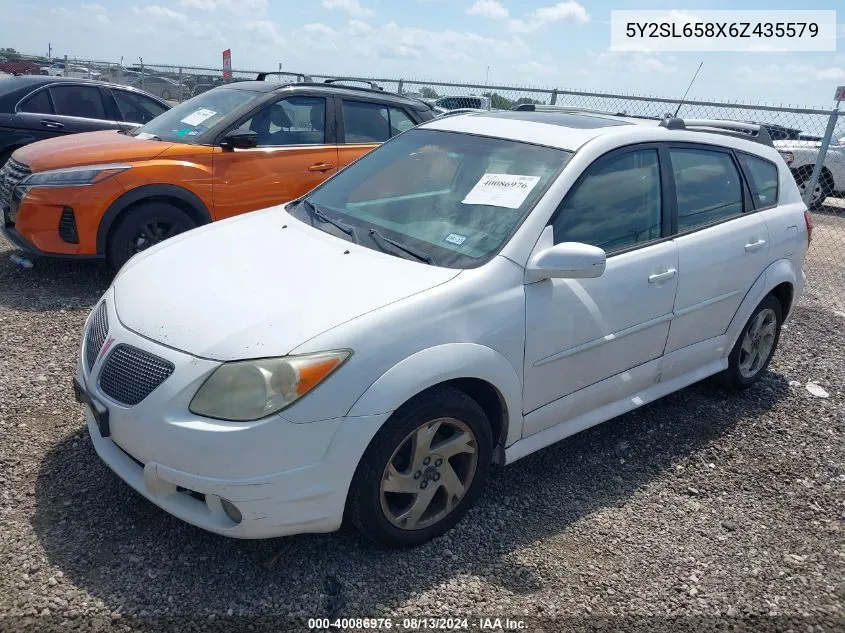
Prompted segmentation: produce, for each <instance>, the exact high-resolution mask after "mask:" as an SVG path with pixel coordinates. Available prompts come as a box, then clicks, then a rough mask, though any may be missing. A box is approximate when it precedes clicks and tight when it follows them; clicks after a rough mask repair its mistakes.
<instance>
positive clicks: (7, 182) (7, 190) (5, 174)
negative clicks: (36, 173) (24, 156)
mask: <svg viewBox="0 0 845 633" xmlns="http://www.w3.org/2000/svg"><path fill="white" fill-rule="evenodd" d="M31 173H32V170H30V168H29V167H28V166H26V165H24V164H23V163H22V162H20V161H17V160H15V159H14V158H10V159H9V160H8V161H6V164H5V165H4V166H3V169H0V208H2V209H4V210H5V209H6V208H7V207H9V206H10V203H11V197H12V191H13V190H14V188H15V186H17V184H18V183H19V182H20V181H21V180H23V179H24V178H26V177H27V176H29V175H30V174H31Z"/></svg>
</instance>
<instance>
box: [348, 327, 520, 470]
mask: <svg viewBox="0 0 845 633" xmlns="http://www.w3.org/2000/svg"><path fill="white" fill-rule="evenodd" d="M444 368H445V369H444ZM442 385H450V386H452V387H455V388H456V389H459V390H460V391H462V392H464V393H466V394H467V395H468V396H469V397H471V398H472V399H473V400H475V401H476V402H478V404H479V405H480V406H481V408H482V409H484V412H485V414H486V415H487V417H488V419H489V420H490V423H491V426H492V427H493V428H492V429H491V430H492V431H493V433H494V441H495V446H496V455H497V456H498V454H499V452H500V450H502V449H504V447H505V446H510V445H511V444H513V443H514V442H515V441H517V440H518V439H519V438H520V437H521V435H522V381H521V379H520V377H519V376H518V374H517V372H516V370H515V369H514V367H513V364H512V363H511V362H510V361H508V360H507V359H506V358H505V357H504V356H503V355H502V354H500V353H499V352H497V351H496V350H493V349H491V348H489V347H485V346H483V345H478V344H475V343H454V344H446V345H439V346H436V347H431V348H428V349H425V350H422V351H419V352H417V353H416V354H413V355H412V356H409V357H408V358H405V359H404V360H402V361H400V362H399V363H397V364H396V365H394V366H393V367H391V368H390V369H389V370H387V371H386V372H385V373H384V374H382V375H381V376H380V377H379V378H378V379H377V380H376V381H375V382H373V383H372V384H371V385H370V386H369V387H368V388H367V390H366V391H365V392H364V393H363V394H362V395H361V396H360V397H359V398H358V400H357V401H356V402H355V403H354V404H353V405H352V407H351V408H350V410H349V411H348V412H347V415H348V416H365V415H377V414H381V413H387V412H393V411H395V410H396V409H398V408H399V407H400V406H402V405H403V404H404V403H405V402H407V401H409V400H411V399H412V398H414V397H416V396H418V395H419V394H421V393H424V392H426V391H428V390H430V389H432V388H434V387H437V386H442ZM502 452H503V451H502Z"/></svg>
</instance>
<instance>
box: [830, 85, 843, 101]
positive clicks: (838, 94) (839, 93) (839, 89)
mask: <svg viewBox="0 0 845 633" xmlns="http://www.w3.org/2000/svg"><path fill="white" fill-rule="evenodd" d="M833 100H834V101H845V86H837V88H836V96H835V97H833Z"/></svg>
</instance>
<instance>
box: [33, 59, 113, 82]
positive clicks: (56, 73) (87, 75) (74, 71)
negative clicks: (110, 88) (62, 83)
mask: <svg viewBox="0 0 845 633" xmlns="http://www.w3.org/2000/svg"><path fill="white" fill-rule="evenodd" d="M41 72H42V73H46V74H48V75H50V76H52V77H72V78H74V79H100V76H101V73H99V72H97V71H96V70H91V69H90V68H88V67H86V66H78V65H76V64H67V65H66V64H64V63H63V62H56V63H55V64H51V65H50V66H44V67H42V68H41Z"/></svg>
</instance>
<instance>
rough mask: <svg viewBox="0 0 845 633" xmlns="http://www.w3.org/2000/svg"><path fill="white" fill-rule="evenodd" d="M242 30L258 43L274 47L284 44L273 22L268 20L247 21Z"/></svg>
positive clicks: (283, 39)
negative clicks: (273, 45) (274, 45)
mask: <svg viewBox="0 0 845 633" xmlns="http://www.w3.org/2000/svg"><path fill="white" fill-rule="evenodd" d="M243 28H244V29H245V30H246V31H247V32H248V33H250V34H251V35H252V36H254V37H255V38H256V39H257V40H258V41H259V42H264V43H268V44H276V45H278V44H284V42H285V38H284V37H282V34H281V33H279V29H278V27H277V26H276V24H275V22H271V21H270V20H249V21H247V22H245V23H244V25H243Z"/></svg>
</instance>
